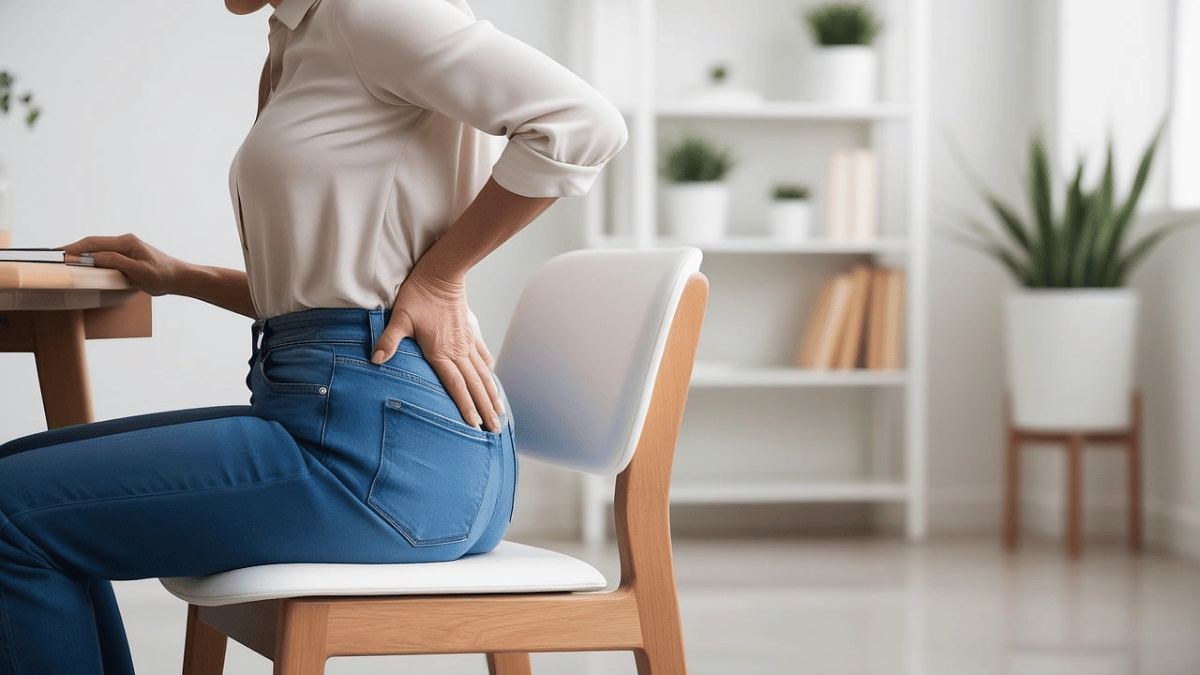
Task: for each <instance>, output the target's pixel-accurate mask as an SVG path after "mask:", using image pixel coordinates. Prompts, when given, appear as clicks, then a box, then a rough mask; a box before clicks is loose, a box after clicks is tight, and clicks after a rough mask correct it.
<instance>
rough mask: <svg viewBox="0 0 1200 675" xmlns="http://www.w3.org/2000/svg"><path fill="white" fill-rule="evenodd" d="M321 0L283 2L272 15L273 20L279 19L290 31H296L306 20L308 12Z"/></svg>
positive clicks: (289, 0)
mask: <svg viewBox="0 0 1200 675" xmlns="http://www.w3.org/2000/svg"><path fill="white" fill-rule="evenodd" d="M318 1H319V0H283V2H281V3H279V6H278V7H276V8H275V11H274V12H273V13H272V14H271V17H272V18H275V19H279V20H280V21H282V22H283V24H284V25H285V26H287V27H288V30H296V26H299V25H300V22H301V21H303V20H304V17H305V15H306V14H308V10H310V9H312V7H313V5H315V4H317V2H318Z"/></svg>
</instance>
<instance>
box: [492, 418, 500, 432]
mask: <svg viewBox="0 0 1200 675" xmlns="http://www.w3.org/2000/svg"><path fill="white" fill-rule="evenodd" d="M491 424H492V429H494V430H495V431H496V433H500V418H499V417H493V418H492V422H491Z"/></svg>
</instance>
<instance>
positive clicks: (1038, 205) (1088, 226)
mask: <svg viewBox="0 0 1200 675" xmlns="http://www.w3.org/2000/svg"><path fill="white" fill-rule="evenodd" d="M1161 137H1162V127H1161V126H1160V127H1159V130H1158V132H1157V133H1156V134H1155V135H1154V138H1153V140H1152V141H1151V142H1150V145H1149V147H1147V148H1146V150H1145V152H1144V153H1143V154H1142V159H1141V162H1140V163H1139V164H1138V169H1137V174H1136V176H1135V177H1134V180H1133V185H1132V187H1131V188H1130V190H1129V195H1128V196H1127V197H1126V198H1125V200H1124V201H1123V202H1119V200H1118V199H1117V195H1116V189H1115V188H1114V186H1113V183H1114V179H1113V150H1112V140H1111V139H1110V140H1109V142H1108V148H1107V158H1106V161H1105V164H1104V174H1103V176H1102V177H1101V179H1100V182H1099V184H1098V185H1096V186H1095V187H1093V188H1091V189H1084V187H1083V185H1082V181H1083V168H1084V160H1083V159H1082V158H1081V159H1080V160H1079V164H1078V166H1077V167H1076V169H1075V175H1074V178H1073V179H1072V180H1071V182H1070V183H1069V184H1068V185H1067V193H1066V196H1065V199H1064V200H1063V202H1062V211H1061V212H1057V213H1056V212H1055V208H1054V206H1053V201H1054V200H1053V195H1052V192H1053V186H1052V185H1051V177H1050V162H1049V160H1048V159H1047V153H1046V146H1045V141H1044V140H1043V139H1042V137H1041V136H1040V135H1038V134H1035V135H1034V136H1033V137H1032V139H1031V140H1030V143H1029V185H1028V187H1029V198H1030V206H1031V210H1032V213H1033V218H1032V219H1031V221H1029V222H1026V220H1024V219H1023V218H1022V217H1021V216H1020V215H1018V211H1017V209H1016V208H1014V207H1013V206H1011V205H1010V204H1008V203H1006V202H1004V201H1003V200H1001V199H1000V198H999V197H997V196H996V195H995V193H993V192H990V191H988V190H987V189H984V188H980V192H981V195H982V197H983V199H984V201H985V202H987V205H988V207H989V209H990V210H991V212H992V214H993V215H994V216H995V217H996V220H997V221H999V223H1000V226H1001V227H1000V231H1001V232H1002V233H1003V234H1004V235H1005V236H1004V237H1001V236H997V235H996V233H995V230H994V229H992V228H988V227H986V226H984V225H983V224H982V223H980V222H979V221H978V220H974V219H969V218H968V219H967V221H966V222H967V225H968V227H969V228H970V230H971V232H972V233H974V235H976V236H975V237H969V236H958V237H957V238H958V239H959V240H960V241H962V242H963V243H965V244H967V245H968V246H971V247H973V248H975V249H978V250H980V251H982V252H984V253H986V254H988V255H990V256H992V257H993V258H995V259H996V260H998V261H999V262H1000V263H1001V264H1002V265H1004V267H1005V268H1007V269H1008V270H1009V272H1011V273H1012V275H1013V276H1014V277H1015V278H1016V280H1017V282H1018V283H1019V284H1021V285H1022V286H1025V287H1028V288H1113V287H1119V286H1124V285H1125V282H1126V281H1127V279H1128V277H1129V274H1130V272H1131V271H1132V270H1133V268H1134V267H1135V266H1136V265H1137V264H1138V263H1140V262H1141V261H1142V260H1143V259H1144V258H1145V257H1146V254H1147V253H1149V252H1150V250H1151V249H1152V248H1154V246H1155V245H1156V244H1158V243H1159V242H1160V241H1162V239H1163V237H1165V236H1167V235H1168V234H1170V233H1171V232H1172V231H1174V230H1177V229H1179V228H1181V227H1184V226H1186V225H1191V224H1194V223H1190V222H1189V223H1175V224H1172V225H1169V226H1164V227H1160V228H1158V229H1157V230H1155V231H1153V232H1150V233H1149V234H1146V235H1145V236H1143V237H1142V238H1141V239H1139V240H1138V241H1136V242H1134V243H1129V244H1127V243H1126V239H1127V238H1128V236H1129V230H1130V225H1131V223H1132V222H1133V220H1134V215H1135V210H1136V207H1137V202H1138V199H1139V198H1140V197H1141V195H1142V189H1143V188H1144V187H1145V185H1146V178H1147V176H1148V175H1149V174H1150V166H1151V164H1152V163H1153V161H1154V153H1155V149H1156V148H1157V147H1158V142H1159V139H1160V138H1161ZM976 184H977V186H978V185H980V183H979V182H978V181H977V180H976Z"/></svg>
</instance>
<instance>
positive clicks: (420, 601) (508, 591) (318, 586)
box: [162, 248, 708, 675]
mask: <svg viewBox="0 0 1200 675" xmlns="http://www.w3.org/2000/svg"><path fill="white" fill-rule="evenodd" d="M699 265H700V252H699V251H698V250H696V249H691V248H683V249H661V250H645V251H578V252H572V253H568V254H565V255H562V256H559V257H557V258H555V259H553V260H551V261H549V262H547V263H546V264H545V265H543V266H542V267H541V268H540V269H539V270H537V272H536V273H535V275H534V277H533V278H532V279H531V280H530V282H529V283H528V285H527V286H526V287H525V290H524V292H523V294H522V296H521V299H520V300H519V302H518V306H517V309H516V313H515V314H514V317H513V321H512V324H511V325H510V328H509V332H508V335H507V337H506V339H505V342H504V345H503V349H502V350H501V352H500V356H499V357H498V360H497V367H496V369H497V372H498V373H499V375H500V378H501V380H502V381H503V382H504V385H505V389H506V390H507V394H508V398H509V403H510V406H511V408H512V411H511V414H513V415H514V416H515V417H514V420H515V426H516V437H517V448H518V450H519V451H520V452H521V453H522V454H523V455H526V456H531V457H536V458H537V459H539V460H541V461H545V462H551V463H554V464H557V465H559V466H563V467H567V468H571V469H576V470H582V471H588V472H592V473H598V474H608V475H612V474H617V481H616V495H615V522H616V528H617V545H618V549H619V551H620V560H621V581H620V585H619V586H618V587H617V588H616V589H615V590H612V591H609V592H596V591H598V590H600V589H603V588H605V587H606V585H607V583H606V581H605V580H604V578H603V576H602V575H601V574H600V573H599V572H598V571H596V570H595V569H594V568H592V567H591V566H590V565H587V564H586V563H584V562H582V561H579V560H576V559H574V558H570V557H568V556H565V555H562V554H559V553H555V552H552V551H546V550H543V549H537V548H533V547H530V546H523V545H520V544H515V543H512V542H507V541H506V542H503V543H501V545H500V546H499V547H497V549H496V550H494V551H492V552H491V553H487V554H483V555H478V556H468V557H466V558H463V559H460V560H457V561H453V562H446V563H415V564H408V565H310V564H292V565H266V566H262V567H253V568H246V569H241V570H233V571H230V572H225V573H222V574H216V575H212V576H208V577H192V578H175V579H163V580H162V583H163V585H164V586H166V587H167V589H168V590H169V591H171V592H172V593H174V594H175V595H176V596H178V597H180V598H182V599H184V600H186V601H187V602H189V603H190V606H189V608H188V626H187V642H186V647H185V654H184V664H183V672H184V673H185V675H215V674H216V673H220V672H221V671H222V669H223V667H224V659H225V647H226V637H227V636H228V637H232V638H233V639H235V640H237V641H238V642H241V643H242V644H244V645H246V646H247V647H249V648H250V649H252V650H254V651H256V652H258V653H259V654H262V655H264V656H266V657H267V658H270V659H272V660H273V661H274V662H275V671H274V672H275V673H277V674H286V675H312V674H315V673H322V672H324V668H325V661H326V660H327V659H328V658H329V657H331V656H350V655H368V654H370V655H382V654H436V653H483V654H486V655H487V664H488V668H489V671H490V672H491V673H492V675H527V674H528V673H530V662H529V652H543V651H547V652H549V651H616V650H630V651H633V652H634V655H635V661H636V663H637V670H638V673H640V674H641V675H650V674H653V675H683V674H684V673H685V672H686V665H685V660H684V648H683V636H682V631H681V626H680V620H679V605H678V599H677V595H676V589H675V577H674V567H673V562H672V553H671V539H670V523H669V519H668V501H667V497H668V491H669V488H670V477H671V463H672V460H673V457H674V451H675V442H676V438H677V436H678V433H679V426H680V421H681V419H682V416H683V408H684V403H685V401H686V399H687V393H688V385H689V381H690V379H691V371H692V366H693V363H694V360H695V353H696V343H697V340H698V339H699V335H700V324H701V321H702V319H703V315H704V308H705V305H706V303H707V297H708V282H707V280H706V279H705V278H704V276H703V275H701V274H700V273H699V271H698V270H699Z"/></svg>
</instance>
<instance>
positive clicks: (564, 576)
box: [160, 541, 607, 607]
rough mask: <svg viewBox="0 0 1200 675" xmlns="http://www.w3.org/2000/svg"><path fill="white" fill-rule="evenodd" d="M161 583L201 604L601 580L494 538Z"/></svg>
mask: <svg viewBox="0 0 1200 675" xmlns="http://www.w3.org/2000/svg"><path fill="white" fill-rule="evenodd" d="M160 581H161V582H162V585H163V586H165V587H166V589H167V590H168V591H170V592H171V593H172V594H174V595H175V597H177V598H179V599H181V600H185V601H187V602H189V603H191V604H193V605H203V606H206V607H214V606H218V605H232V604H236V603H240V602H253V601H256V600H270V599H273V598H292V597H303V596H313V595H443V594H465V593H538V592H554V591H598V590H602V589H603V588H604V587H605V586H606V585H607V582H606V581H605V579H604V575H603V574H601V573H600V571H599V570H597V569H596V568H595V567H592V566H591V565H589V564H587V563H585V562H583V561H582V560H577V559H575V558H572V557H570V556H568V555H563V554H562V553H556V552H554V551H548V550H546V549H543V548H536V547H534V546H526V545H524V544H517V543H514V542H510V541H503V542H500V545H499V546H497V547H496V548H495V549H494V550H492V551H491V552H489V553H484V554H481V555H472V556H466V557H463V558H460V559H458V560H454V561H451V562H435V563H408V564H401V565H342V564H315V563H287V564H279V565H260V566H258V567H245V568H242V569H236V570H230V571H228V572H222V573H220V574H212V575H209V576H204V577H173V578H165V579H160Z"/></svg>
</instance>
